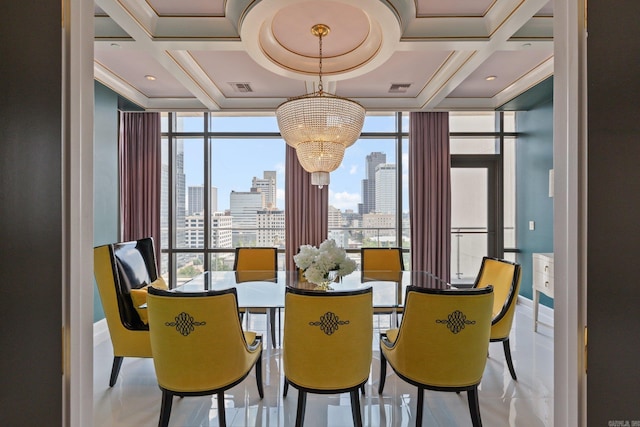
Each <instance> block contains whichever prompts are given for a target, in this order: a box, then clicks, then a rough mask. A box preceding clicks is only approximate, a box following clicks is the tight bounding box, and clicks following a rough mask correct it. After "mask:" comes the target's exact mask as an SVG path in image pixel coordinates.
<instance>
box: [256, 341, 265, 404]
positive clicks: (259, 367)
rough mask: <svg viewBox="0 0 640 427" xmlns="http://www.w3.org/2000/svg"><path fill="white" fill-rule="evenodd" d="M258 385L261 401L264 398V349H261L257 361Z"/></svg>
mask: <svg viewBox="0 0 640 427" xmlns="http://www.w3.org/2000/svg"><path fill="white" fill-rule="evenodd" d="M256 385H257V386H258V394H259V395H260V399H262V398H263V397H264V389H263V388H262V349H260V357H258V360H257V361H256Z"/></svg>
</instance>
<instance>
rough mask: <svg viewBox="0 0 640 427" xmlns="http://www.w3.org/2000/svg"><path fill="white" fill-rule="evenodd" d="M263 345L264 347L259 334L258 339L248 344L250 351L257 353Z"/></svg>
mask: <svg viewBox="0 0 640 427" xmlns="http://www.w3.org/2000/svg"><path fill="white" fill-rule="evenodd" d="M261 345H262V335H261V334H257V335H256V338H255V339H254V340H253V342H252V343H247V348H248V349H249V351H255V350H256V349H257V348H260V346H261Z"/></svg>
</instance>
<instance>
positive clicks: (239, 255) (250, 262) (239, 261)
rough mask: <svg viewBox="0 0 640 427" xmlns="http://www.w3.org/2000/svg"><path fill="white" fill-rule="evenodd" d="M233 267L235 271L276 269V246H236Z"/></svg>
mask: <svg viewBox="0 0 640 427" xmlns="http://www.w3.org/2000/svg"><path fill="white" fill-rule="evenodd" d="M233 269H234V270H236V271H276V270H277V269H278V248H271V247H269V248H262V247H246V248H236V257H235V260H234V262H233Z"/></svg>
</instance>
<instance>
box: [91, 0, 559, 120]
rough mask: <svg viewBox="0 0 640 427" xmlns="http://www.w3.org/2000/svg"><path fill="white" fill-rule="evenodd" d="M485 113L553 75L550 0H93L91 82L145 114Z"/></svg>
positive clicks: (551, 2)
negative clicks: (337, 106)
mask: <svg viewBox="0 0 640 427" xmlns="http://www.w3.org/2000/svg"><path fill="white" fill-rule="evenodd" d="M319 23H320V24H325V25H327V26H329V28H330V32H329V34H328V35H327V36H326V37H323V39H322V50H323V61H322V62H323V64H322V73H323V77H322V81H323V86H324V90H325V91H328V92H330V93H334V94H336V95H339V96H343V97H348V98H351V99H354V100H356V101H358V102H360V103H361V104H362V105H363V106H364V107H365V108H366V109H367V110H368V111H439V110H493V109H496V108H498V107H500V106H501V105H503V104H504V103H506V102H508V101H510V100H511V99H513V98H515V97H516V96H518V95H519V94H521V93H523V92H524V91H526V90H528V89H530V88H531V87H533V86H535V85H536V84H537V83H539V82H541V81H543V80H544V79H546V78H547V77H549V76H551V75H552V74H553V0H551V1H549V0H415V1H414V0H331V1H328V0H327V1H325V0H226V1H225V0H188V1H185V0H182V1H176V0H96V8H95V63H94V72H95V78H96V80H98V81H100V82H101V83H103V84H104V85H106V86H108V87H110V88H111V89H113V90H114V91H115V92H117V93H119V94H120V95H121V96H123V97H125V98H127V99H128V100H130V101H132V102H134V103H135V104H137V105H139V106H141V107H143V108H145V109H147V110H152V111H155V110H162V111H167V110H171V111H187V110H198V111H203V110H208V111H218V112H230V113H233V112H243V111H247V112H263V111H264V112H268V111H273V110H274V109H275V108H276V107H277V106H278V105H279V104H280V103H282V102H283V101H285V100H286V99H287V98H289V97H294V96H299V95H303V94H305V93H308V92H313V91H314V90H317V86H318V71H319V63H318V62H319V61H318V48H319V46H318V44H319V43H318V42H319V40H318V38H317V37H316V36H314V35H313V34H312V33H311V27H312V26H313V25H315V24H319Z"/></svg>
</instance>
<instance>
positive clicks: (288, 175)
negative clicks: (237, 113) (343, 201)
mask: <svg viewBox="0 0 640 427" xmlns="http://www.w3.org/2000/svg"><path fill="white" fill-rule="evenodd" d="M284 188H285V205H286V208H285V213H284V222H285V227H286V230H285V234H286V248H285V258H286V263H285V266H286V267H285V268H286V269H287V270H290V271H294V270H295V269H296V264H295V262H294V261H293V256H294V255H295V254H297V253H298V249H299V248H300V246H302V245H314V246H318V245H319V244H320V243H322V242H323V241H324V240H325V239H326V238H327V235H328V233H329V210H328V209H329V189H328V188H327V187H326V186H325V187H323V188H322V189H320V188H318V187H317V186H315V185H311V174H310V173H309V172H307V171H305V170H304V169H303V168H302V166H300V162H299V161H298V157H297V155H296V150H295V149H293V148H292V147H290V146H289V145H287V153H286V165H285V184H284Z"/></svg>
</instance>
